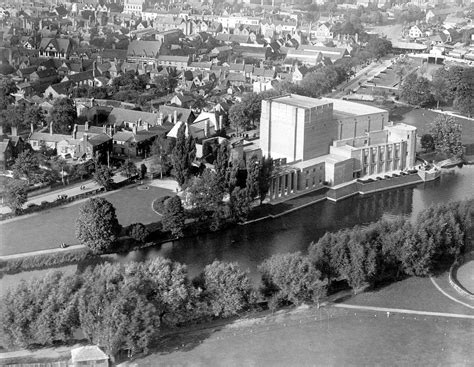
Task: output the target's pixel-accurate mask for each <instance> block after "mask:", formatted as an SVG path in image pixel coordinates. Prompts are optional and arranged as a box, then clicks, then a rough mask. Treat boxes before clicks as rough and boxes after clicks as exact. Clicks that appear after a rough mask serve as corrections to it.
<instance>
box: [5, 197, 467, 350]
mask: <svg viewBox="0 0 474 367" xmlns="http://www.w3.org/2000/svg"><path fill="white" fill-rule="evenodd" d="M178 200H179V198H178ZM473 215H474V200H471V201H468V202H462V203H449V204H445V205H438V206H433V207H430V208H428V209H426V210H425V211H423V212H421V213H420V214H419V215H418V217H417V218H416V219H415V220H414V221H412V222H411V221H409V220H408V219H406V218H404V217H399V218H398V219H396V220H392V221H386V220H381V221H379V222H377V223H374V224H371V225H369V226H366V227H363V228H362V227H354V228H352V229H346V230H342V231H339V232H337V233H327V234H325V235H324V236H323V237H322V238H320V240H319V241H318V242H317V243H313V244H312V245H311V246H310V248H309V254H308V256H304V255H302V254H301V253H293V254H278V255H274V256H272V257H271V258H269V259H267V260H266V261H264V262H263V263H262V264H261V265H260V266H259V271H260V272H261V274H262V283H263V288H262V289H261V295H262V296H264V297H266V299H267V300H268V301H269V306H270V307H272V306H276V305H279V304H301V303H303V302H316V303H319V301H320V299H321V298H322V297H324V296H325V294H326V290H327V284H328V283H329V282H331V281H334V280H338V281H340V280H346V281H347V282H348V284H349V285H350V286H351V287H352V288H353V289H354V290H358V289H360V288H362V287H365V286H367V285H369V286H370V285H375V284H377V283H378V282H381V281H387V280H395V279H397V278H399V277H400V276H403V275H415V276H427V275H430V274H433V273H435V272H437V271H440V270H442V269H445V268H446V266H449V265H450V263H451V262H450V261H449V262H446V261H447V259H452V258H453V257H454V256H456V255H458V254H459V253H460V252H462V251H463V249H464V246H465V242H466V239H467V232H468V231H469V230H471V229H472V222H471V220H472V216H473ZM257 299H258V297H257V293H256V290H254V289H253V288H252V286H251V283H250V280H249V278H248V274H247V272H245V271H242V270H241V269H240V268H239V267H238V265H237V264H235V263H224V262H219V261H215V262H214V263H212V264H210V265H208V266H206V268H205V269H204V271H203V273H202V274H201V275H200V276H199V277H198V278H197V279H195V280H194V281H193V282H190V281H189V278H188V275H187V270H186V267H185V266H184V265H181V264H179V263H175V262H172V261H171V260H168V259H163V258H159V257H158V258H155V259H153V260H149V261H146V262H141V263H135V262H132V263H129V264H126V265H124V264H120V263H115V264H102V265H96V266H95V267H89V268H87V269H86V270H85V271H84V272H83V273H78V274H73V275H64V274H62V273H60V272H51V273H49V274H48V275H46V276H45V277H43V278H41V279H39V280H35V279H33V280H30V281H28V282H25V281H23V282H22V283H20V285H18V286H17V287H16V288H14V289H11V290H8V291H7V292H6V293H5V295H4V296H3V297H2V302H1V310H0V311H1V312H0V321H1V322H0V325H1V328H2V332H3V334H4V336H5V341H6V342H8V343H10V344H12V345H16V346H20V347H31V346H33V345H36V346H47V345H52V344H53V343H57V342H60V343H67V342H70V341H71V339H73V334H74V332H75V331H76V330H77V329H80V330H82V332H83V333H84V335H85V336H86V337H87V339H88V340H89V341H90V342H91V343H94V344H98V345H100V346H102V347H104V348H105V350H106V352H107V353H109V354H111V355H112V356H114V355H116V354H117V352H119V351H128V354H129V356H134V355H136V354H137V353H140V352H145V353H146V352H147V351H148V350H149V348H150V347H151V346H152V345H153V344H154V343H155V342H156V341H157V340H158V338H159V337H160V335H161V334H162V332H163V329H164V328H167V327H170V326H177V325H181V324H184V323H186V322H190V321H193V322H194V321H197V320H206V319H209V318H213V317H227V316H231V315H236V314H239V313H240V312H242V311H244V310H246V309H248V308H249V307H252V306H254V305H256V301H257Z"/></svg>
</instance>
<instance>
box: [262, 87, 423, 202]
mask: <svg viewBox="0 0 474 367" xmlns="http://www.w3.org/2000/svg"><path fill="white" fill-rule="evenodd" d="M415 147H416V128H415V127H413V126H410V125H405V124H393V123H391V122H389V120H388V111H386V110H383V109H380V108H376V107H372V106H367V105H363V104H359V103H354V102H348V101H343V100H339V99H331V98H310V97H304V96H299V95H295V94H289V95H285V96H281V97H274V98H270V99H266V100H264V101H262V114H261V119H260V148H261V149H262V154H263V155H265V156H267V157H268V156H271V157H272V158H274V159H280V161H283V162H286V164H284V165H283V166H280V167H279V169H278V171H277V172H278V174H277V175H275V178H274V182H273V185H272V188H271V190H270V191H271V192H270V198H271V199H275V198H278V197H281V196H287V195H290V194H293V193H296V192H298V191H302V190H310V189H311V190H313V189H317V188H319V187H322V186H324V185H329V186H337V185H341V184H344V183H347V182H350V181H352V180H354V179H357V178H364V177H368V176H377V175H383V174H385V173H388V172H397V171H403V170H406V169H409V168H412V167H413V166H414V163H415Z"/></svg>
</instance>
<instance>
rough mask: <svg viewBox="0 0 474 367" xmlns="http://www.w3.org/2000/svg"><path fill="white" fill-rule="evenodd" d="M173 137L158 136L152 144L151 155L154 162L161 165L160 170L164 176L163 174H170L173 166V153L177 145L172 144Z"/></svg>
mask: <svg viewBox="0 0 474 367" xmlns="http://www.w3.org/2000/svg"><path fill="white" fill-rule="evenodd" d="M172 142H173V140H172V139H164V138H163V137H161V136H158V137H157V138H156V139H155V140H154V141H153V144H152V146H151V149H150V151H151V155H152V158H153V162H154V164H156V165H159V166H160V172H161V175H162V178H163V174H165V175H168V174H169V173H170V172H171V169H172V168H173V164H172V159H171V154H172V152H173V149H174V147H175V144H174V145H173V144H172Z"/></svg>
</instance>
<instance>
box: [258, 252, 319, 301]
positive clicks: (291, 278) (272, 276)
mask: <svg viewBox="0 0 474 367" xmlns="http://www.w3.org/2000/svg"><path fill="white" fill-rule="evenodd" d="M258 270H259V271H260V272H261V273H262V282H263V285H264V294H266V295H267V296H272V297H275V298H276V299H278V300H279V301H280V302H289V303H292V304H295V305H299V304H301V303H303V302H311V301H316V302H318V304H319V300H320V298H321V297H323V296H324V295H325V294H326V282H323V281H321V279H320V277H321V274H320V272H319V271H318V270H316V268H315V267H314V265H313V264H312V263H311V262H310V261H309V259H308V258H307V257H305V256H303V255H301V253H299V252H295V253H287V254H278V255H273V256H272V257H271V258H269V259H267V260H265V261H264V262H263V263H262V264H260V265H259V267H258Z"/></svg>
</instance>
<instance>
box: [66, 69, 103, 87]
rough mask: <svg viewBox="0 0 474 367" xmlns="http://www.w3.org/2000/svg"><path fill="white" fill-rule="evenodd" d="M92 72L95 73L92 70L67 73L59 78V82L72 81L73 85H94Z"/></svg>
mask: <svg viewBox="0 0 474 367" xmlns="http://www.w3.org/2000/svg"><path fill="white" fill-rule="evenodd" d="M94 74H95V71H94V70H88V71H83V72H81V73H77V74H71V75H67V76H65V77H64V78H63V79H62V80H61V82H68V81H71V82H73V83H74V85H75V86H85V85H88V86H91V87H92V86H93V85H94V79H95V75H94Z"/></svg>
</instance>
